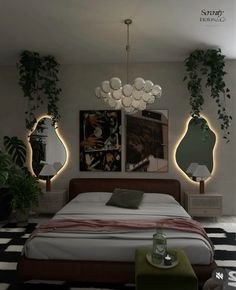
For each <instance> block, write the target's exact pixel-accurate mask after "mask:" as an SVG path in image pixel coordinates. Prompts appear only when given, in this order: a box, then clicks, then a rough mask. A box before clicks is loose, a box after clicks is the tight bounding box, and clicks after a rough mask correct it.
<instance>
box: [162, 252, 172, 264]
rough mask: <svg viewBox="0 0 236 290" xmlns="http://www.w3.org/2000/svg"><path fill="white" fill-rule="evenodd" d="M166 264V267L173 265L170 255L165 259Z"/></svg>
mask: <svg viewBox="0 0 236 290" xmlns="http://www.w3.org/2000/svg"><path fill="white" fill-rule="evenodd" d="M164 264H165V266H170V265H171V257H170V256H169V255H168V254H167V255H166V256H165V258H164Z"/></svg>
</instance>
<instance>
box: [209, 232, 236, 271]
mask: <svg viewBox="0 0 236 290" xmlns="http://www.w3.org/2000/svg"><path fill="white" fill-rule="evenodd" d="M205 230H206V232H207V234H208V236H209V237H210V238H211V240H212V242H213V244H214V246H215V261H216V263H217V265H218V266H219V267H222V268H228V269H232V270H234V271H236V233H235V232H229V231H226V230H224V229H222V228H205Z"/></svg>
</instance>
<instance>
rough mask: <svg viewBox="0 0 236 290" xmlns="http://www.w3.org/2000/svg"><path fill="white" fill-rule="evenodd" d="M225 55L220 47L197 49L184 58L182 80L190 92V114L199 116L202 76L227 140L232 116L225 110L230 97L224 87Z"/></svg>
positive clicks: (201, 105) (202, 98) (201, 97)
mask: <svg viewBox="0 0 236 290" xmlns="http://www.w3.org/2000/svg"><path fill="white" fill-rule="evenodd" d="M224 59H225V56H224V55H222V54H221V50H220V49H208V50H206V51H204V50H200V49H197V50H195V51H194V52H192V53H191V54H190V56H189V57H188V58H187V59H185V67H186V71H187V75H186V76H185V77H184V80H187V81H188V84H187V87H188V90H189V92H190V105H191V107H192V109H191V112H190V114H191V116H192V117H193V118H195V119H197V118H200V112H201V111H202V107H203V104H204V96H203V90H202V82H203V78H204V80H205V81H206V82H205V87H209V88H210V96H211V97H212V98H213V99H214V100H215V102H216V104H217V106H218V109H217V115H218V119H219V122H220V128H221V129H222V130H223V131H224V135H223V138H224V139H226V141H227V142H229V134H230V133H229V127H230V125H231V120H232V116H230V115H228V114H227V112H226V99H227V98H228V99H230V90H229V88H227V87H226V84H225V82H224V76H225V74H226V72H225V71H224V67H225V60H224Z"/></svg>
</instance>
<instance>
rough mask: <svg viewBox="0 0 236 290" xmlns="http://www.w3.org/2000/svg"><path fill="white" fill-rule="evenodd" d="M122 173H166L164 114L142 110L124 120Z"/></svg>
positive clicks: (166, 146) (165, 126) (165, 112)
mask: <svg viewBox="0 0 236 290" xmlns="http://www.w3.org/2000/svg"><path fill="white" fill-rule="evenodd" d="M126 128H127V130H126V157H125V159H126V162H125V170H126V171H127V172H128V171H129V172H131V171H141V172H167V171H168V111H167V110H145V111H142V112H138V113H136V114H133V115H127V116H126Z"/></svg>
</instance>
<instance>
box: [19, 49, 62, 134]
mask: <svg viewBox="0 0 236 290" xmlns="http://www.w3.org/2000/svg"><path fill="white" fill-rule="evenodd" d="M17 67H18V72H19V85H20V86H21V88H22V90H23V92H24V97H26V98H28V109H27V111H25V115H26V118H25V122H26V128H27V129H30V130H32V128H33V126H34V124H35V123H36V122H37V119H36V116H35V113H36V111H37V109H39V108H40V107H41V106H42V105H43V104H44V103H46V104H47V111H48V112H47V113H48V114H49V115H50V116H52V121H53V125H55V124H56V123H57V122H58V120H59V119H60V114H59V111H58V107H57V103H58V101H59V95H60V93H61V89H60V88H58V86H57V84H58V81H59V79H58V76H57V75H58V73H59V64H58V63H57V62H56V60H55V58H54V57H53V56H43V57H42V56H40V55H39V53H37V52H31V51H27V50H25V51H23V52H22V53H21V55H20V60H19V63H18V66H17Z"/></svg>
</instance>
